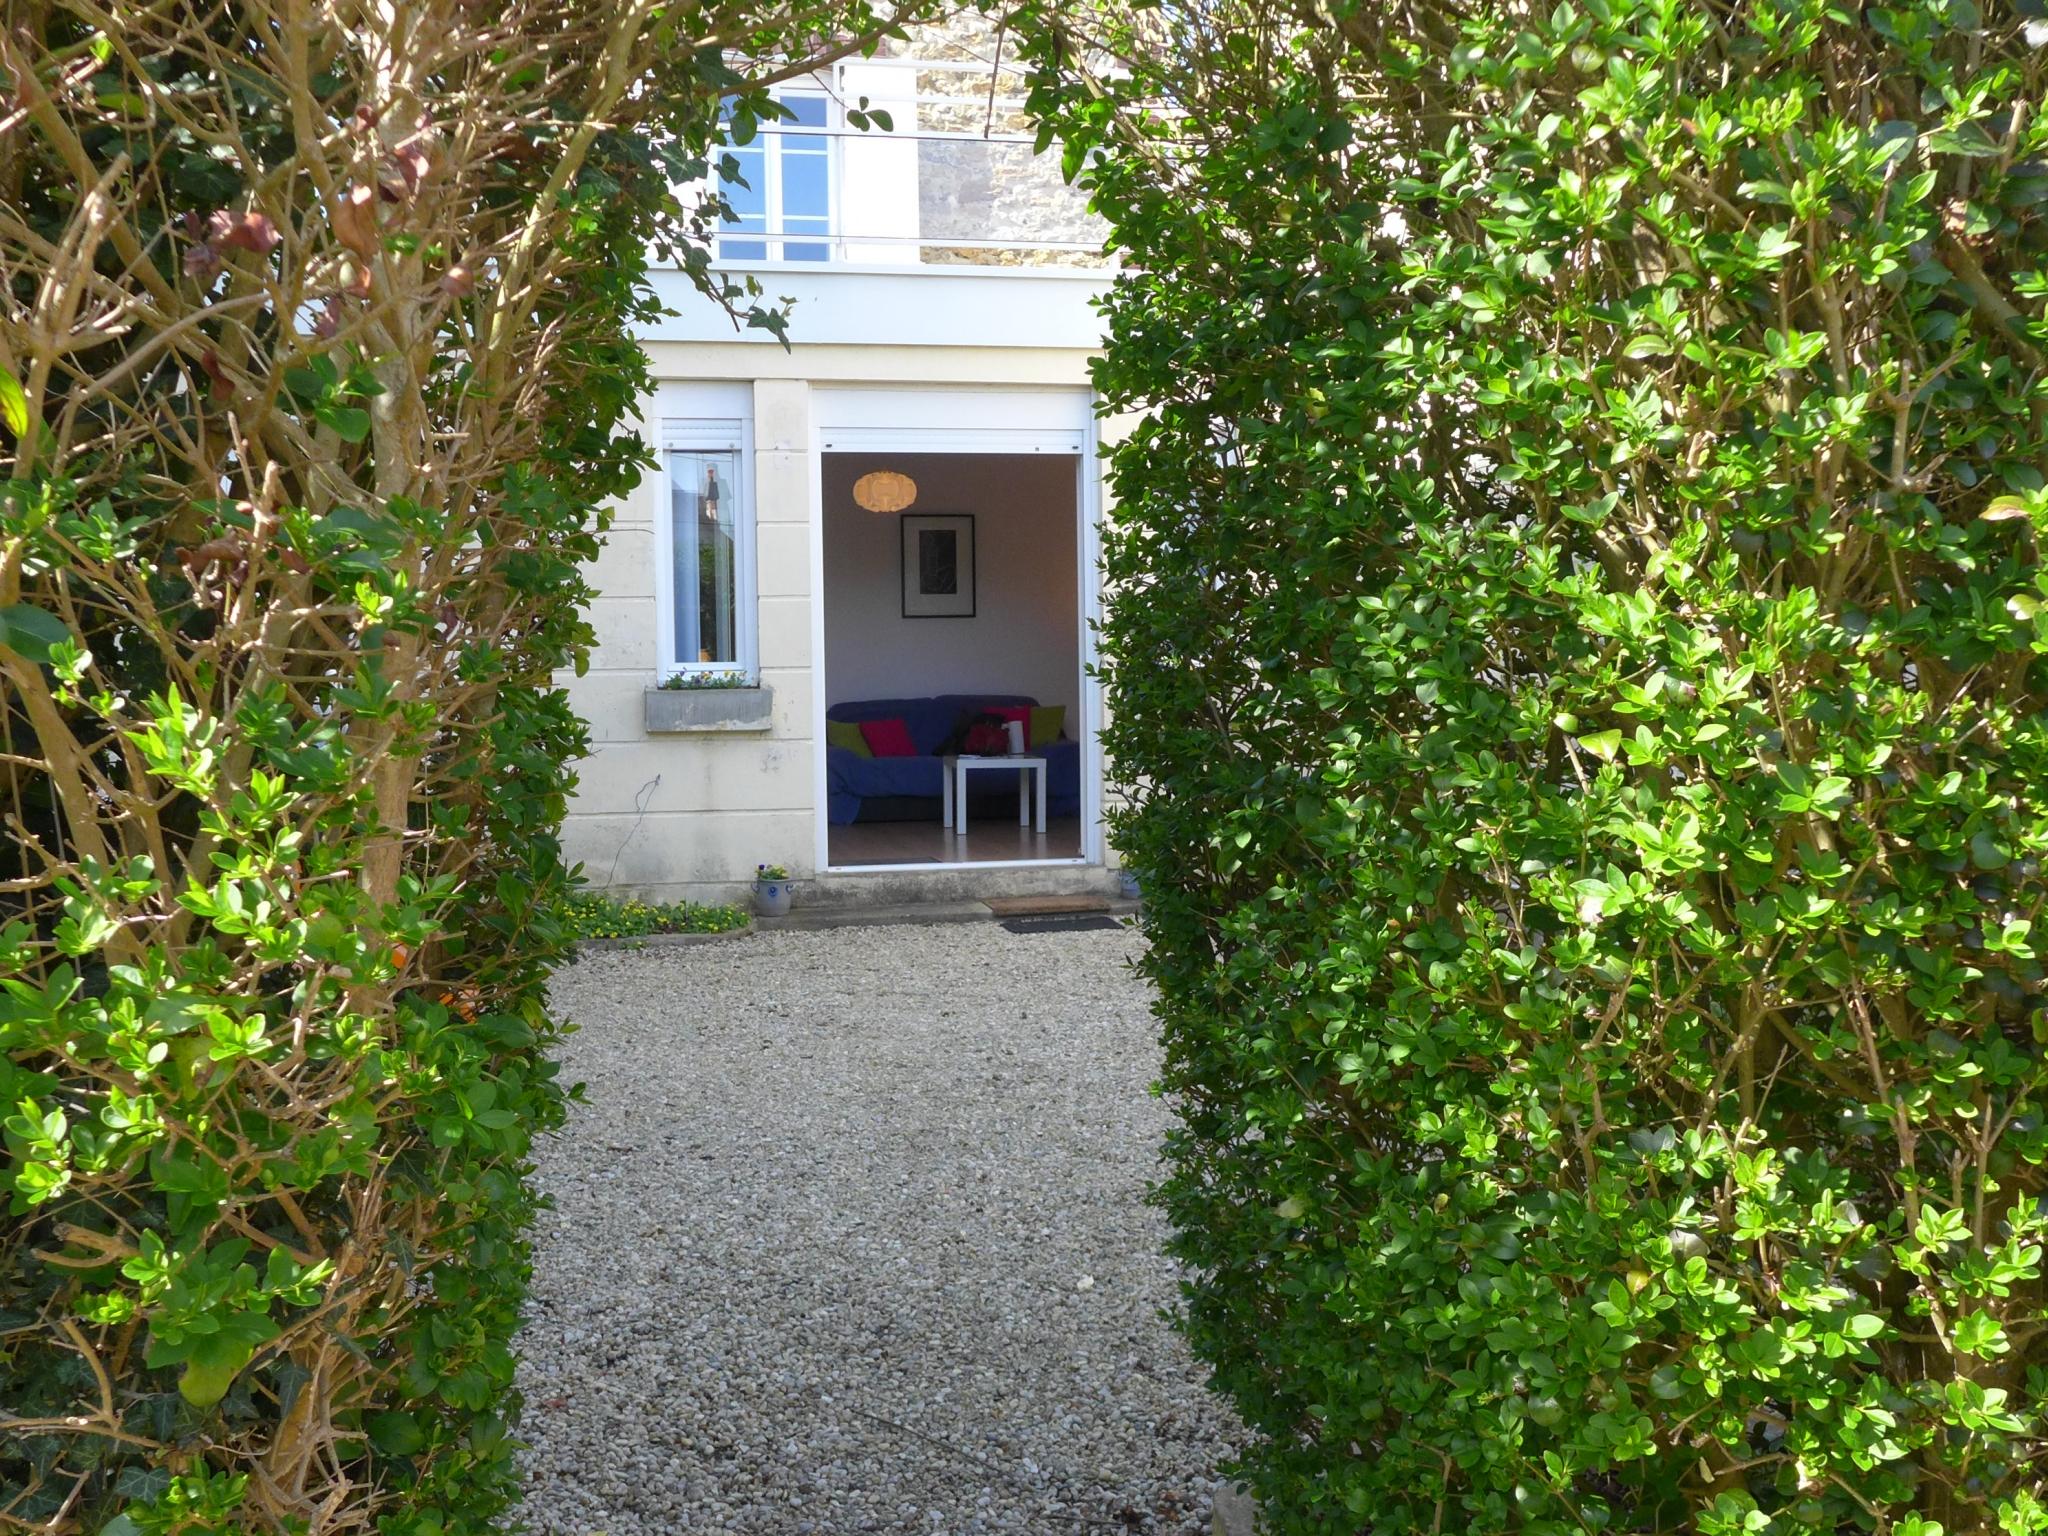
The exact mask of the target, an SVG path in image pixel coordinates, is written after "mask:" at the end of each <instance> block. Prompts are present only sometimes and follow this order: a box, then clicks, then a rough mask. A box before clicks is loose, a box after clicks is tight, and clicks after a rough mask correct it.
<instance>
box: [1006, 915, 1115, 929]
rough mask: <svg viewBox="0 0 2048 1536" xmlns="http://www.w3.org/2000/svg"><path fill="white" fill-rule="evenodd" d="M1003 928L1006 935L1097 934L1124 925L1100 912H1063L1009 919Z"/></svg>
mask: <svg viewBox="0 0 2048 1536" xmlns="http://www.w3.org/2000/svg"><path fill="white" fill-rule="evenodd" d="M1002 927H1003V931H1004V932H1005V933H1096V932H1099V931H1101V930H1103V929H1108V930H1110V931H1112V932H1113V931H1115V930H1116V929H1118V928H1121V927H1123V924H1122V923H1120V922H1118V921H1117V920H1116V919H1115V918H1113V917H1104V916H1103V915H1102V914H1101V913H1099V912H1089V913H1071V912H1061V913H1048V914H1046V915H1044V916H1039V917H1012V918H1008V919H1006V920H1005V921H1004V923H1003V925H1002Z"/></svg>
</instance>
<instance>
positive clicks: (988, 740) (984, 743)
mask: <svg viewBox="0 0 2048 1536" xmlns="http://www.w3.org/2000/svg"><path fill="white" fill-rule="evenodd" d="M960 750H961V751H963V752H975V753H980V754H982V755H984V756H992V757H1001V756H1003V755H1004V754H1005V753H1007V752H1008V751H1009V750H1010V737H1009V733H1008V732H1006V731H1005V730H1004V729H1003V728H1002V727H1001V726H1000V725H970V726H969V727H968V728H967V734H966V736H965V737H963V738H962V739H961V742H960Z"/></svg>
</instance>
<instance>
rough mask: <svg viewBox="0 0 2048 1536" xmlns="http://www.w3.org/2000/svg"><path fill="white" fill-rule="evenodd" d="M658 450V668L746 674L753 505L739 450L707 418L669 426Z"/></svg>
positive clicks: (750, 645) (752, 623)
mask: <svg viewBox="0 0 2048 1536" xmlns="http://www.w3.org/2000/svg"><path fill="white" fill-rule="evenodd" d="M721 438H722V439H723V440H721ZM665 458H666V461H667V471H668V488H669V528H668V534H669V537H668V541H667V543H668V558H669V571H668V577H669V580H668V583H667V586H668V596H669V603H668V607H669V614H668V623H667V624H666V625H665V626H664V627H665V631H666V632H665V634H664V636H663V640H664V645H663V651H664V655H663V672H664V675H666V676H675V675H679V674H681V675H691V674H695V675H702V674H705V673H732V672H739V673H745V674H746V675H747V676H748V677H749V678H751V677H752V675H753V673H754V668H755V633H756V619H755V604H754V569H753V567H754V559H753V555H754V549H753V545H754V512H753V506H752V500H751V497H750V496H749V494H748V487H747V475H746V458H745V454H744V452H743V451H742V448H741V445H740V444H739V443H738V442H737V441H735V440H733V436H732V434H724V433H721V432H719V431H718V430H717V429H715V428H711V427H708V426H707V427H702V428H699V429H697V430H695V431H690V430H688V429H678V430H675V431H672V432H671V433H670V434H669V435H668V443H667V447H666V452H665Z"/></svg>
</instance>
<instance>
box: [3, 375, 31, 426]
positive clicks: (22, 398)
mask: <svg viewBox="0 0 2048 1536" xmlns="http://www.w3.org/2000/svg"><path fill="white" fill-rule="evenodd" d="M0 421H4V422H6V423H7V430H8V431H10V432H12V433H13V434H14V435H15V437H16V438H23V437H26V436H27V435H28V396H27V394H25V393H24V392H23V390H22V387H21V380H19V379H17V378H16V377H15V376H14V375H13V374H11V373H9V372H8V371H7V370H6V369H5V368H0Z"/></svg>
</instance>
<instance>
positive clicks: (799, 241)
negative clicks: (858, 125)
mask: <svg viewBox="0 0 2048 1536" xmlns="http://www.w3.org/2000/svg"><path fill="white" fill-rule="evenodd" d="M773 94H774V96H775V99H776V100H777V101H781V100H783V98H784V97H785V96H807V97H816V98H817V99H819V100H821V101H823V102H824V103H825V122H824V125H823V126H822V127H818V128H807V127H799V126H798V125H796V124H794V123H789V122H784V121H782V120H781V119H779V118H778V119H777V120H776V121H775V122H772V123H763V124H761V125H760V127H758V128H757V129H756V130H755V132H754V142H755V143H756V144H759V145H760V146H761V180H762V182H763V187H762V189H761V197H762V204H761V206H762V208H763V210H764V222H765V224H766V228H765V229H763V230H762V231H761V232H759V233H755V232H754V231H752V230H744V229H737V228H732V227H729V226H727V225H726V224H725V223H723V222H721V223H720V224H719V226H718V229H717V231H716V233H715V234H714V235H713V236H712V250H713V251H714V252H715V253H716V257H717V260H718V261H719V262H720V263H721V264H730V265H734V266H749V265H753V264H756V263H759V262H762V261H772V262H779V263H784V264H786V265H789V266H792V267H828V266H831V265H832V264H833V263H834V262H836V261H838V260H839V259H840V256H839V227H840V226H839V190H840V186H841V184H842V183H843V182H844V181H845V179H846V174H845V167H844V165H843V164H842V159H843V157H844V154H845V151H844V150H843V149H842V147H841V146H840V142H839V141H840V137H841V134H842V131H843V130H844V129H845V127H846V119H845V115H844V104H843V103H842V102H841V101H840V100H839V97H838V94H837V93H836V92H835V91H834V90H833V89H832V88H831V87H829V86H828V85H826V84H825V83H824V82H823V81H822V80H817V81H813V80H810V79H806V80H805V81H804V82H802V83H797V82H794V81H792V82H790V83H789V84H786V85H781V86H777V87H776V88H775V91H774V93H773ZM791 134H817V135H819V136H820V137H822V138H823V139H824V140H825V157H824V158H825V227H824V229H822V230H821V231H819V232H818V233H817V234H809V233H805V232H803V231H791V230H789V229H786V228H784V227H783V222H782V221H783V217H784V215H783V207H782V139H783V137H784V136H785V135H791ZM747 147H748V148H752V147H753V146H752V145H749V146H747ZM732 149H733V146H732V145H731V144H729V143H724V142H721V144H720V152H721V153H728V154H729V153H731V151H732ZM711 181H712V185H713V186H716V185H718V183H719V176H718V167H717V162H716V160H714V161H713V163H712V170H711ZM728 240H733V241H740V240H757V241H759V242H760V243H761V249H762V251H763V254H762V255H760V256H728V255H726V254H725V243H726V241H728ZM791 245H800V246H819V247H822V248H823V250H824V252H825V255H824V259H823V260H814V259H812V258H810V257H808V256H806V257H803V258H801V259H792V258H791V257H789V256H788V255H787V254H786V251H785V248H786V247H787V246H791Z"/></svg>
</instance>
